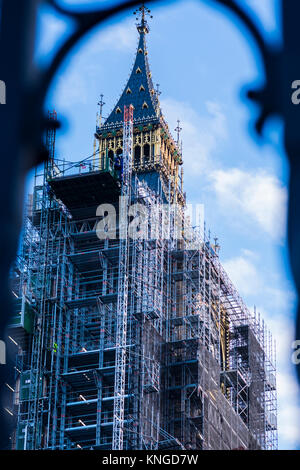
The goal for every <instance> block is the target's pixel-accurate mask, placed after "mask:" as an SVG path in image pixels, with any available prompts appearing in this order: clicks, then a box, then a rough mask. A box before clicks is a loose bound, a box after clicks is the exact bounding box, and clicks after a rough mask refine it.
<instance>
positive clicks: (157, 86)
mask: <svg viewBox="0 0 300 470" xmlns="http://www.w3.org/2000/svg"><path fill="white" fill-rule="evenodd" d="M159 86H160V85H159V83H157V84H156V90H155V91H156V95H157V96H160V95H161V91H160V89H159Z"/></svg>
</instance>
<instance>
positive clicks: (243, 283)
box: [223, 256, 262, 295]
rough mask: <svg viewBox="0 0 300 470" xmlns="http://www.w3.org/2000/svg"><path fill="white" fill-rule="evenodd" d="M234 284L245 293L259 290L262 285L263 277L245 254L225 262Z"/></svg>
mask: <svg viewBox="0 0 300 470" xmlns="http://www.w3.org/2000/svg"><path fill="white" fill-rule="evenodd" d="M223 266H224V268H225V271H226V272H227V273H228V275H229V277H230V279H231V281H232V282H233V284H234V285H235V286H236V287H237V288H238V290H239V291H240V292H241V294H243V295H249V294H252V293H253V292H257V291H258V290H260V287H261V284H262V282H261V279H260V276H259V275H258V273H257V270H256V267H255V265H254V264H253V263H252V261H251V260H249V259H248V258H247V257H244V256H237V257H236V258H232V259H230V260H228V261H226V262H224V263H223Z"/></svg>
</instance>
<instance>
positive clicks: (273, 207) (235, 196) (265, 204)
mask: <svg viewBox="0 0 300 470" xmlns="http://www.w3.org/2000/svg"><path fill="white" fill-rule="evenodd" d="M210 177H211V179H212V184H213V188H214V190H215V192H216V195H217V197H218V200H219V202H220V203H221V205H222V206H223V207H225V208H227V209H230V211H231V212H232V211H235V212H236V214H237V215H238V216H239V217H242V218H243V220H245V219H246V218H247V217H248V218H250V219H251V221H252V222H253V221H254V222H256V223H257V224H258V226H260V228H261V229H263V230H264V231H265V232H266V233H268V234H269V235H270V236H271V237H272V238H274V239H277V240H280V239H282V238H283V236H284V235H285V229H286V211H287V189H286V188H285V187H283V186H282V184H281V183H280V181H279V180H278V178H277V177H276V176H274V175H272V174H270V173H267V172H266V171H265V170H262V169H258V170H256V171H255V170H254V171H248V172H247V171H243V170H240V169H238V168H231V169H228V170H221V169H219V170H215V171H213V172H212V173H211V175H210Z"/></svg>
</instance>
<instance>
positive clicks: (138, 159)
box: [134, 145, 141, 165]
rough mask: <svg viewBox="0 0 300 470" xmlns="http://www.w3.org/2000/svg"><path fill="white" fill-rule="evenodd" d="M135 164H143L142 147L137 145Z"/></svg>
mask: <svg viewBox="0 0 300 470" xmlns="http://www.w3.org/2000/svg"><path fill="white" fill-rule="evenodd" d="M134 164H135V165H140V164H141V147H140V146H139V145H136V146H135V147H134Z"/></svg>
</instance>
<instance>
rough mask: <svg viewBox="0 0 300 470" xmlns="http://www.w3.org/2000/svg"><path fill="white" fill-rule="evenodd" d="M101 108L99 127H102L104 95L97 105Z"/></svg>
mask: <svg viewBox="0 0 300 470" xmlns="http://www.w3.org/2000/svg"><path fill="white" fill-rule="evenodd" d="M97 104H98V106H99V119H98V124H99V127H101V121H102V111H103V106H104V105H105V103H104V101H103V95H102V94H101V95H100V101H99V102H98V103H97Z"/></svg>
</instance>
